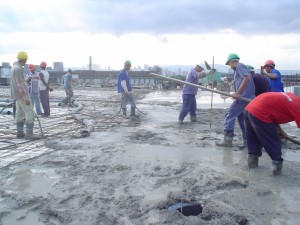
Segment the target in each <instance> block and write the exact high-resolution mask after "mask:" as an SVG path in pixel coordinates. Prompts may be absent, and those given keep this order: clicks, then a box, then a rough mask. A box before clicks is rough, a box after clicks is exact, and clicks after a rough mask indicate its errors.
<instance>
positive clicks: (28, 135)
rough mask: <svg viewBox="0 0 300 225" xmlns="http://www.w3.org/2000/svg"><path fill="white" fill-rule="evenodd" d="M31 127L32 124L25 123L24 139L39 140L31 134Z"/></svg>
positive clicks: (38, 137)
mask: <svg viewBox="0 0 300 225" xmlns="http://www.w3.org/2000/svg"><path fill="white" fill-rule="evenodd" d="M33 126H34V124H33V123H27V124H26V135H25V138H26V139H28V140H38V139H40V138H41V137H40V136H38V135H35V134H33Z"/></svg>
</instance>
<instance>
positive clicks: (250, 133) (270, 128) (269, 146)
mask: <svg viewBox="0 0 300 225" xmlns="http://www.w3.org/2000/svg"><path fill="white" fill-rule="evenodd" d="M244 115H245V128H246V138H247V147H248V154H251V155H257V156H261V155H262V152H261V150H262V147H264V148H265V150H266V152H267V154H268V155H269V156H270V158H271V159H272V160H273V161H281V160H282V158H281V139H280V137H279V134H278V130H277V127H276V126H275V124H273V123H265V122H263V121H261V120H259V119H257V118H256V117H254V116H253V115H252V114H251V113H249V112H248V111H245V113H244Z"/></svg>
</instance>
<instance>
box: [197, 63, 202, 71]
mask: <svg viewBox="0 0 300 225" xmlns="http://www.w3.org/2000/svg"><path fill="white" fill-rule="evenodd" d="M196 66H199V67H200V68H201V69H203V70H204V68H203V67H202V66H201V63H198V64H196Z"/></svg>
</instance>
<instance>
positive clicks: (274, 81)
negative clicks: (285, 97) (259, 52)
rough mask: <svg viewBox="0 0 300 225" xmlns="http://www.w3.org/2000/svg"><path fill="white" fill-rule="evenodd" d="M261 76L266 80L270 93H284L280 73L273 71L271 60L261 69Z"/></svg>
mask: <svg viewBox="0 0 300 225" xmlns="http://www.w3.org/2000/svg"><path fill="white" fill-rule="evenodd" d="M261 74H262V75H264V76H265V77H267V78H268V81H269V83H270V86H271V91H272V92H284V90H283V83H282V80H281V73H280V72H279V71H278V70H276V69H275V63H274V61H273V60H267V61H266V62H265V65H264V66H262V67H261Z"/></svg>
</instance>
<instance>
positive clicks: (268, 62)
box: [264, 59, 275, 67]
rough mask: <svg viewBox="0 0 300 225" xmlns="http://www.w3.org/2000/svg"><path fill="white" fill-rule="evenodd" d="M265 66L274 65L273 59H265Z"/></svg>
mask: <svg viewBox="0 0 300 225" xmlns="http://www.w3.org/2000/svg"><path fill="white" fill-rule="evenodd" d="M266 66H272V67H275V63H274V61H273V60H270V59H269V60H267V61H266V62H265V65H264V67H266Z"/></svg>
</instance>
